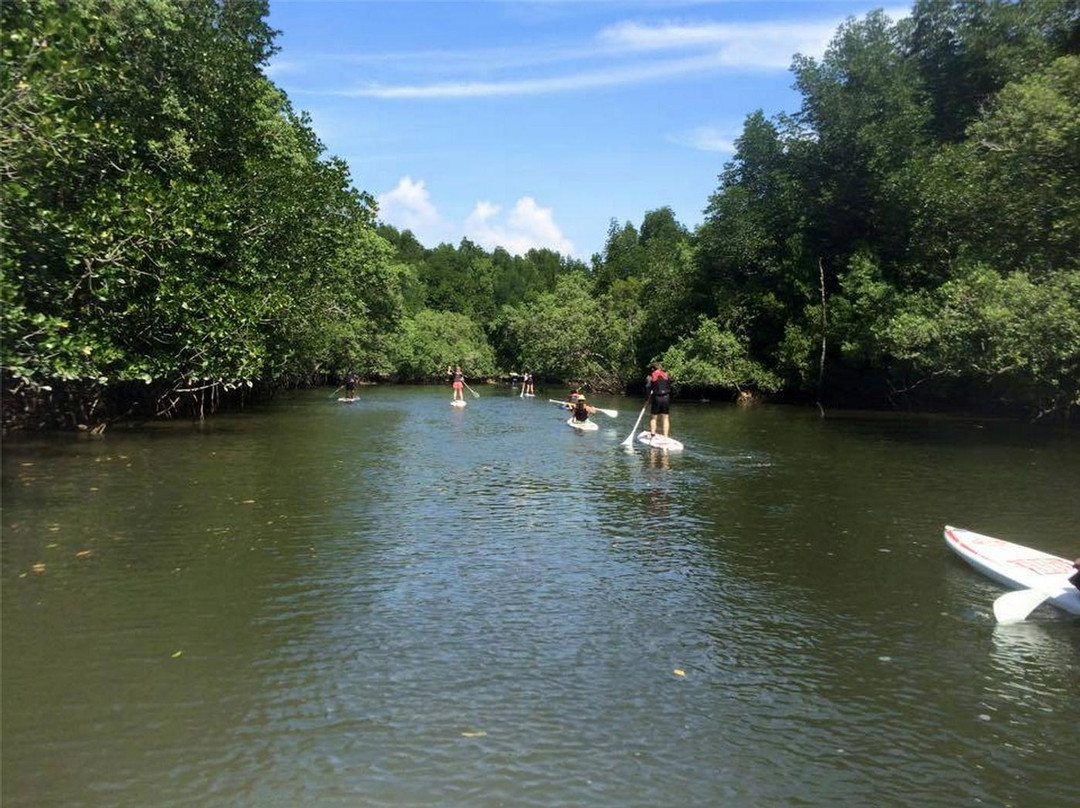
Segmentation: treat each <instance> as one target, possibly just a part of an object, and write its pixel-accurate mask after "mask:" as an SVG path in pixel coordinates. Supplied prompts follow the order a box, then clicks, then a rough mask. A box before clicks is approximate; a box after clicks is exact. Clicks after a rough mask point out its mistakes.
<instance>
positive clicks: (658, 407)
mask: <svg viewBox="0 0 1080 808" xmlns="http://www.w3.org/2000/svg"><path fill="white" fill-rule="evenodd" d="M669 412H671V394H670V393H666V394H664V395H662V396H653V399H652V414H653V415H667V414H668V413H669Z"/></svg>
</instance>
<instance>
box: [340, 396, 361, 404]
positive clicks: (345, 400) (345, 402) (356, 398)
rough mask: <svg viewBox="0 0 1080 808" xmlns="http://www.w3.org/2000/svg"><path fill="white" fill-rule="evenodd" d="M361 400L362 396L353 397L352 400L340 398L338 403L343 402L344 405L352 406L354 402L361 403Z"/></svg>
mask: <svg viewBox="0 0 1080 808" xmlns="http://www.w3.org/2000/svg"><path fill="white" fill-rule="evenodd" d="M359 400H360V396H353V397H352V398H339V399H338V401H340V402H342V403H343V404H352V403H353V402H355V401H359Z"/></svg>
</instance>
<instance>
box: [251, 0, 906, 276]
mask: <svg viewBox="0 0 1080 808" xmlns="http://www.w3.org/2000/svg"><path fill="white" fill-rule="evenodd" d="M908 7H909V6H906V5H903V4H897V3H895V2H894V3H893V4H892V5H891V6H890V5H888V4H886V3H882V2H869V1H864V0H743V1H741V2H740V1H737V0H712V1H711V2H709V1H708V0H697V2H694V1H693V0H471V1H470V2H459V1H458V0H424V1H423V2H421V1H420V0H389V1H388V0H270V18H269V22H270V25H271V26H272V27H274V28H275V29H277V30H278V31H279V32H280V33H279V34H278V37H277V40H276V43H277V45H278V47H279V48H280V50H279V52H278V53H277V54H276V55H275V56H274V58H273V59H272V60H271V62H270V64H269V66H268V67H267V70H266V72H267V75H268V76H269V77H270V79H271V80H272V81H273V82H274V83H275V84H276V85H277V86H278V87H280V88H281V89H283V90H284V91H285V92H286V93H287V94H288V96H289V99H290V101H291V103H292V105H293V107H294V109H296V110H297V111H303V112H306V113H307V114H308V115H309V116H310V118H311V125H312V128H313V129H314V130H315V132H316V134H317V135H318V136H319V139H320V140H321V141H322V143H323V144H324V145H325V146H326V149H327V155H333V156H337V157H340V158H341V159H343V160H345V162H346V163H348V165H349V169H350V173H351V176H352V181H353V183H354V185H355V186H356V187H357V188H359V189H360V190H363V191H367V192H368V193H370V194H372V195H373V196H375V197H376V199H377V200H378V203H379V218H380V219H381V220H382V221H384V222H387V223H389V224H392V225H394V226H395V227H397V228H398V229H401V230H404V229H409V230H411V231H412V232H413V234H414V235H415V236H416V237H417V239H419V241H420V242H421V243H422V244H424V245H425V246H427V247H435V246H437V245H438V244H440V243H450V244H455V245H456V244H458V243H459V242H460V241H461V239H462V238H468V239H469V240H471V241H473V242H474V243H476V244H479V245H480V246H482V247H484V248H485V249H487V250H489V251H490V250H494V248H495V247H497V246H502V247H504V248H505V249H507V250H509V251H510V252H511V253H514V254H518V255H520V254H523V253H524V252H526V251H527V250H529V249H531V248H534V247H535V248H544V247H547V248H550V249H554V250H557V251H558V252H560V253H562V254H563V255H567V256H572V257H574V258H578V259H581V260H583V261H586V262H587V261H589V260H590V258H591V256H592V255H593V254H594V253H600V252H602V251H603V248H604V243H605V241H606V239H607V233H608V228H609V225H610V223H611V222H612V221H613V220H614V221H616V222H617V223H618V224H619V225H620V226H621V225H622V224H624V223H625V222H630V223H632V224H634V226H640V224H641V222H642V219H643V218H644V216H645V214H646V213H647V212H648V211H650V210H656V209H658V208H662V207H670V208H671V209H672V210H673V211H674V212H675V216H676V218H677V219H678V220H679V221H680V222H681V223H682V224H684V225H685V226H687V227H688V228H691V229H692V228H694V227H696V226H697V225H698V224H700V222H701V220H702V211H703V210H704V208H705V206H706V205H707V204H708V201H709V196H710V195H711V194H712V193H714V192H715V191H716V190H717V187H718V175H719V174H720V173H721V172H722V171H723V168H724V164H725V163H726V162H727V161H728V160H730V159H731V157H732V154H733V150H734V141H735V139H736V138H737V137H738V136H739V133H740V132H741V129H742V124H743V121H744V120H745V119H746V117H747V116H748V115H750V114H752V113H753V112H755V111H756V110H759V109H760V110H762V111H763V112H764V113H765V115H766V116H767V117H772V116H774V115H776V114H778V113H781V112H789V113H791V112H795V111H797V110H798V108H799V106H800V100H801V99H800V96H799V94H798V92H797V91H796V90H795V89H794V88H793V86H792V85H793V81H794V77H793V75H792V73H791V71H790V66H791V61H792V57H793V56H794V55H795V54H796V53H801V54H803V55H806V56H812V57H814V58H820V57H821V55H822V54H823V53H824V52H825V49H826V47H827V46H828V44H829V42H830V40H831V39H832V37H833V35H834V34H835V32H836V29H837V27H838V26H839V25H840V24H841V23H842V22H843V21H844V20H845V19H846V18H847V17H849V16H854V17H862V16H863V15H865V14H866V13H867V12H868V11H870V10H872V9H875V8H885V9H886V11H887V12H889V14H890V16H891V17H892V18H893V19H896V18H897V17H899V16H902V15H904V14H905V13H906V12H907V10H908Z"/></svg>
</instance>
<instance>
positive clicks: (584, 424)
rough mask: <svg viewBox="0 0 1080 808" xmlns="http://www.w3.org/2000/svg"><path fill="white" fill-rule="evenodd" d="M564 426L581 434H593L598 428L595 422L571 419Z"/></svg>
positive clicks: (598, 425)
mask: <svg viewBox="0 0 1080 808" xmlns="http://www.w3.org/2000/svg"><path fill="white" fill-rule="evenodd" d="M566 425H567V426H570V427H573V428H574V429H577V430H580V431H582V432H595V431H596V430H598V429H599V428H600V424H598V423H596V422H595V421H575V420H574V419H573V418H570V419H568V420H567V422H566Z"/></svg>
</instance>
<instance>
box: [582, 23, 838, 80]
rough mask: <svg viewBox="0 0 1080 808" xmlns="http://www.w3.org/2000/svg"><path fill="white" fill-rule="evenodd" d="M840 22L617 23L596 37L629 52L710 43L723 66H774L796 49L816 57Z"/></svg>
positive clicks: (780, 66) (784, 62)
mask: <svg viewBox="0 0 1080 808" xmlns="http://www.w3.org/2000/svg"><path fill="white" fill-rule="evenodd" d="M839 24H840V20H838V19H829V20H822V21H817V22H813V23H806V22H798V23H795V22H774V23H728V24H724V23H696V24H693V23H692V24H680V23H661V24H657V25H641V24H639V23H635V22H623V23H619V24H618V25H614V26H611V27H609V28H605V29H604V30H603V31H601V32H600V34H599V35H598V37H597V39H598V41H599V42H601V43H603V44H605V45H608V46H609V47H612V48H617V49H623V50H630V51H658V50H685V49H688V48H716V49H718V50H717V51H716V52H717V53H718V54H721V55H722V57H723V61H724V63H725V64H726V65H727V66H729V67H738V68H744V69H780V70H783V69H785V68H787V67H788V66H789V65H790V64H791V58H792V56H794V55H795V54H796V53H802V54H806V55H808V56H820V55H821V54H822V53H824V52H825V48H826V47H827V46H828V44H829V40H830V39H832V37H833V35H834V34H835V33H836V28H837V26H838V25H839Z"/></svg>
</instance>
